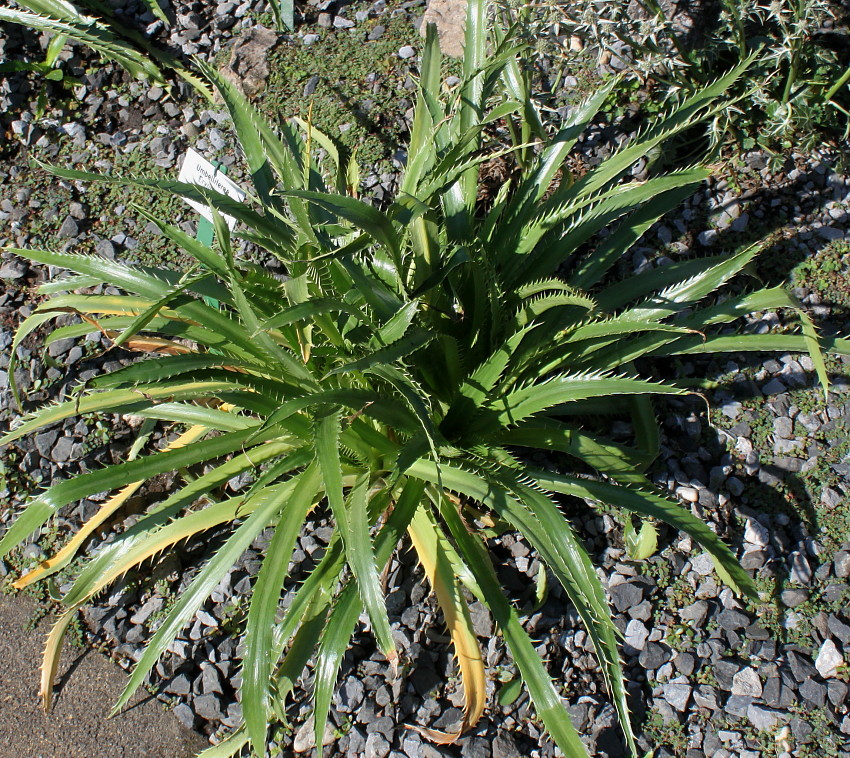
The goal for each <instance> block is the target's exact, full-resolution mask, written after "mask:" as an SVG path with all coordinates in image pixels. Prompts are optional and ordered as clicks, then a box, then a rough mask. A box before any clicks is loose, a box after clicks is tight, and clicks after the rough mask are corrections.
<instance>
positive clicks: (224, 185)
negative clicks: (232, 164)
mask: <svg viewBox="0 0 850 758" xmlns="http://www.w3.org/2000/svg"><path fill="white" fill-rule="evenodd" d="M177 181H178V182H183V183H184V184H194V185H196V186H198V187H204V188H206V189H211V190H214V191H215V192H220V193H221V194H222V195H227V196H228V197H232V198H233V199H234V200H238V201H239V202H240V203H241V202H242V201H243V200H245V197H246V195H245V192H244V190H242V188H241V187H240V186H239V185H238V184H236V182H234V181H233V180H231V179H228V178H227V176H225V175H224V174H223V173H222V172H221V171H219V170H218V169H217V168H216V167H215V166H213V164H212V163H210V162H209V161H208V160H207V159H206V158H204V156H202V155H201V154H200V153H197V152H195V151H194V150H192V148H189V149H188V150H187V151H186V157H185V158H184V160H183V165H182V166H181V167H180V174H179V175H178V177H177ZM183 199H184V200H185V201H186V202H187V203H189V205H191V206H192V207H193V208H194V209H195V210H196V211H198V213H200V214H201V215H202V216H203V217H204V218H205V219H207V221H210V222H211V221H212V220H213V216H212V211H210V209H209V206H207V205H204V204H203V203H198V202H196V201H194V200H189V199H187V198H185V197H184V198H183ZM221 216H222V218H223V219H224V220H225V221H226V222H227V225H228V226H229V227H230V230H231V231H233V228H234V227H235V226H236V219H235V218H233V216H228V215H227V214H226V213H222V214H221Z"/></svg>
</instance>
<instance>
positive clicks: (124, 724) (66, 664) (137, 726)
mask: <svg viewBox="0 0 850 758" xmlns="http://www.w3.org/2000/svg"><path fill="white" fill-rule="evenodd" d="M34 609H35V606H34V604H33V603H32V602H31V601H29V600H27V599H24V598H10V597H2V596H0V756H2V757H3V758H11V757H12V756H14V758H60V756H61V758H189V757H190V756H194V755H195V754H196V752H197V751H198V750H199V749H200V748H202V747H204V745H206V744H208V743H206V740H204V739H203V738H202V737H200V736H199V735H197V734H195V733H193V732H187V731H186V730H185V729H184V728H183V727H182V726H181V725H180V724H179V723H178V722H177V720H176V719H175V718H174V716H173V715H172V714H171V713H168V712H167V711H165V710H163V706H162V704H161V703H160V702H159V701H157V700H155V699H153V698H151V697H150V696H149V695H148V694H147V693H145V692H144V691H141V694H140V695H138V696H137V697H136V698H134V700H133V703H134V707H131V708H129V709H128V710H127V711H125V712H124V713H122V714H121V715H119V716H116V717H115V718H114V719H107V718H106V714H108V713H109V710H110V708H111V706H112V704H113V703H114V702H115V700H116V699H117V698H118V695H119V694H120V693H121V690H122V688H123V686H124V682H125V681H126V677H127V675H126V674H125V673H124V672H123V671H122V670H121V669H120V668H118V666H116V665H115V664H114V663H112V662H111V661H109V660H107V659H106V658H104V657H103V656H101V655H99V654H98V653H96V652H94V651H88V652H81V651H80V650H78V649H76V648H74V647H73V646H71V645H69V644H66V645H65V649H64V651H63V655H62V663H61V665H60V667H59V678H58V681H60V682H62V687H61V689H60V691H59V692H58V694H57V696H56V700H55V704H54V706H53V710H52V711H51V713H49V714H45V713H44V712H43V711H42V710H41V706H40V703H39V699H38V681H39V673H38V667H39V664H40V662H41V650H42V648H43V645H44V635H45V634H46V631H47V629H48V628H49V627H48V624H47V623H46V622H42V623H41V624H40V625H39V627H38V628H37V629H35V630H27V628H26V627H27V623H28V621H29V620H30V618H31V617H32V614H33V611H34ZM66 674H70V675H69V676H67V678H66Z"/></svg>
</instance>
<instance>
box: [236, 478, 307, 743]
mask: <svg viewBox="0 0 850 758" xmlns="http://www.w3.org/2000/svg"><path fill="white" fill-rule="evenodd" d="M319 478H320V477H319V471H318V468H317V466H315V465H311V466H310V467H309V468H308V469H307V470H306V471H305V472H304V473H303V474H301V475H299V476H298V477H297V478H295V479H293V480H292V481H293V482H297V484H296V485H295V487H294V489H293V490H292V493H291V495H290V496H289V499H288V501H287V502H285V503H284V504H283V507H282V509H281V511H280V516H279V521H278V524H277V526H276V527H275V533H274V536H273V537H272V540H271V542H270V543H269V547H268V552H267V553H266V557H265V558H264V560H263V565H262V567H261V568H260V573H259V575H258V576H257V582H256V584H255V585H254V590H253V594H252V595H251V603H250V606H249V609H248V618H247V621H246V624H245V653H244V655H243V656H242V687H241V695H242V697H241V702H242V715H243V718H244V720H245V726H246V728H247V730H248V734H249V736H250V740H251V745H252V747H253V749H254V752H255V753H257V754H258V755H263V754H264V753H265V750H266V729H267V725H268V720H269V711H270V706H269V686H270V682H271V675H272V671H273V670H274V666H275V663H276V661H273V660H272V659H271V656H270V655H269V652H270V650H271V646H272V645H271V643H272V633H273V629H274V624H275V618H276V616H277V612H278V603H279V601H280V596H281V589H282V586H283V580H284V579H285V578H286V572H287V568H288V566H289V560H290V557H291V555H292V549H293V547H294V546H295V540H296V539H297V538H298V533H299V531H300V529H301V526H302V524H303V522H304V519H305V518H306V516H307V513H308V511H309V509H310V508H311V507H312V505H313V502H314V499H315V497H316V493H317V492H318V489H319Z"/></svg>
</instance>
